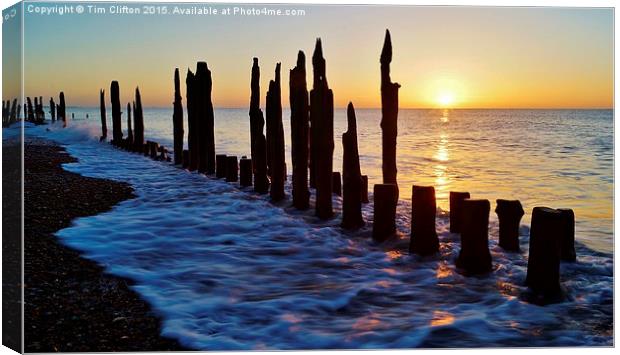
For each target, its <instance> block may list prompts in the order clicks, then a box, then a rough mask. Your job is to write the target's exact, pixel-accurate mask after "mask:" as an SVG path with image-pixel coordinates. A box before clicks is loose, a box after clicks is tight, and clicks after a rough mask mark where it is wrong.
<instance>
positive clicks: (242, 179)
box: [239, 156, 252, 187]
mask: <svg viewBox="0 0 620 355" xmlns="http://www.w3.org/2000/svg"><path fill="white" fill-rule="evenodd" d="M239 184H240V185H241V186H242V187H246V186H252V159H248V158H247V157H245V156H243V157H241V160H240V161H239Z"/></svg>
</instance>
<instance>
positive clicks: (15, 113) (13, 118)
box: [9, 99, 55, 124]
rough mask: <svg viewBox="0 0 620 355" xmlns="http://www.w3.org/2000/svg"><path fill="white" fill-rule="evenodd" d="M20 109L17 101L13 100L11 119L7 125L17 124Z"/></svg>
mask: <svg viewBox="0 0 620 355" xmlns="http://www.w3.org/2000/svg"><path fill="white" fill-rule="evenodd" d="M21 107H22V105H18V104H17V99H13V106H11V117H10V119H9V124H13V123H15V122H17V120H18V118H19V110H20V108H21ZM54 109H55V108H54Z"/></svg>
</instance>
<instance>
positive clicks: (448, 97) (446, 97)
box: [437, 92, 454, 107]
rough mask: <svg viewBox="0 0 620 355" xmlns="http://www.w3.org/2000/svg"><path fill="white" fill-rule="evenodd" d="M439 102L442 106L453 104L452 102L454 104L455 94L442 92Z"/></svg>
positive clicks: (438, 98)
mask: <svg viewBox="0 0 620 355" xmlns="http://www.w3.org/2000/svg"><path fill="white" fill-rule="evenodd" d="M437 103H438V104H439V105H440V106H441V107H449V106H451V105H452V104H454V94H452V93H451V92H442V93H441V94H439V96H438V97H437Z"/></svg>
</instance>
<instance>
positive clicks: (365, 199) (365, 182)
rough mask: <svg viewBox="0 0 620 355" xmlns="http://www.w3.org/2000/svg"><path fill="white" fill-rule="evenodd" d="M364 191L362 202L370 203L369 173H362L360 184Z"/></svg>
mask: <svg viewBox="0 0 620 355" xmlns="http://www.w3.org/2000/svg"><path fill="white" fill-rule="evenodd" d="M360 189H361V191H362V192H361V193H362V203H368V202H370V201H368V175H362V184H361V186H360Z"/></svg>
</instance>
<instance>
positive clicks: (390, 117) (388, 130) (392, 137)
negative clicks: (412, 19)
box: [381, 30, 400, 185]
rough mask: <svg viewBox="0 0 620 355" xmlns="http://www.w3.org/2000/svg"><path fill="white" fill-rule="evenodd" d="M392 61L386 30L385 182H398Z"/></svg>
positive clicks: (383, 71)
mask: <svg viewBox="0 0 620 355" xmlns="http://www.w3.org/2000/svg"><path fill="white" fill-rule="evenodd" d="M391 62H392V39H391V37H390V31H389V30H386V31H385V42H384V43H383V50H382V51H381V116H382V117H381V130H382V143H383V157H382V158H383V165H382V167H383V183H384V184H395V185H398V184H397V182H396V136H397V135H398V89H399V88H400V85H399V84H398V83H392V80H391V78H390V63H391Z"/></svg>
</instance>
